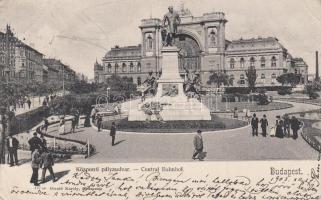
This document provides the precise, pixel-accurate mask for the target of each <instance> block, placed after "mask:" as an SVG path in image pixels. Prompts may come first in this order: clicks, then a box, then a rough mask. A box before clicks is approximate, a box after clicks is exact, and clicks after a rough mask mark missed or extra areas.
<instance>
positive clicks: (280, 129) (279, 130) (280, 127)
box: [275, 116, 284, 138]
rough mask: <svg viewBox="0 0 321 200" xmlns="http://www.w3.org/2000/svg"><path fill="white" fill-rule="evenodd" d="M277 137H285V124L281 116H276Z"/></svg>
mask: <svg viewBox="0 0 321 200" xmlns="http://www.w3.org/2000/svg"><path fill="white" fill-rule="evenodd" d="M275 127H276V128H275V129H276V130H275V137H278V138H283V137H284V132H283V127H284V122H283V120H282V119H281V117H280V116H276V122H275Z"/></svg>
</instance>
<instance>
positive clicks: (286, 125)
mask: <svg viewBox="0 0 321 200" xmlns="http://www.w3.org/2000/svg"><path fill="white" fill-rule="evenodd" d="M283 119H284V121H283V122H284V123H283V126H284V127H283V130H284V136H286V137H288V138H289V137H290V125H291V120H290V117H289V115H288V114H285V115H284V116H283Z"/></svg>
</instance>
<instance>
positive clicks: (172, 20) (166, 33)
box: [162, 6, 181, 46]
mask: <svg viewBox="0 0 321 200" xmlns="http://www.w3.org/2000/svg"><path fill="white" fill-rule="evenodd" d="M180 23H181V18H180V17H179V15H178V13H177V12H175V11H174V9H173V6H169V7H168V13H166V14H165V15H164V19H163V30H162V40H163V45H164V46H168V45H169V46H173V45H174V37H175V34H176V33H177V26H178V25H179V24H180Z"/></svg>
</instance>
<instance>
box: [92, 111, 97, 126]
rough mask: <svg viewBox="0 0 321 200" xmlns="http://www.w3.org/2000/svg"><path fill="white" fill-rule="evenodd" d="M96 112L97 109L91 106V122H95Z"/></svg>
mask: <svg viewBox="0 0 321 200" xmlns="http://www.w3.org/2000/svg"><path fill="white" fill-rule="evenodd" d="M96 113H97V109H96V108H93V109H92V110H91V122H92V123H95V119H96Z"/></svg>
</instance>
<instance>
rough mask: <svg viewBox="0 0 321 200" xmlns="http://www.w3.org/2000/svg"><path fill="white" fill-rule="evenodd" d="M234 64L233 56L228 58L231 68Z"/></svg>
mask: <svg viewBox="0 0 321 200" xmlns="http://www.w3.org/2000/svg"><path fill="white" fill-rule="evenodd" d="M234 64H235V61H234V58H231V59H230V68H231V69H234Z"/></svg>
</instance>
